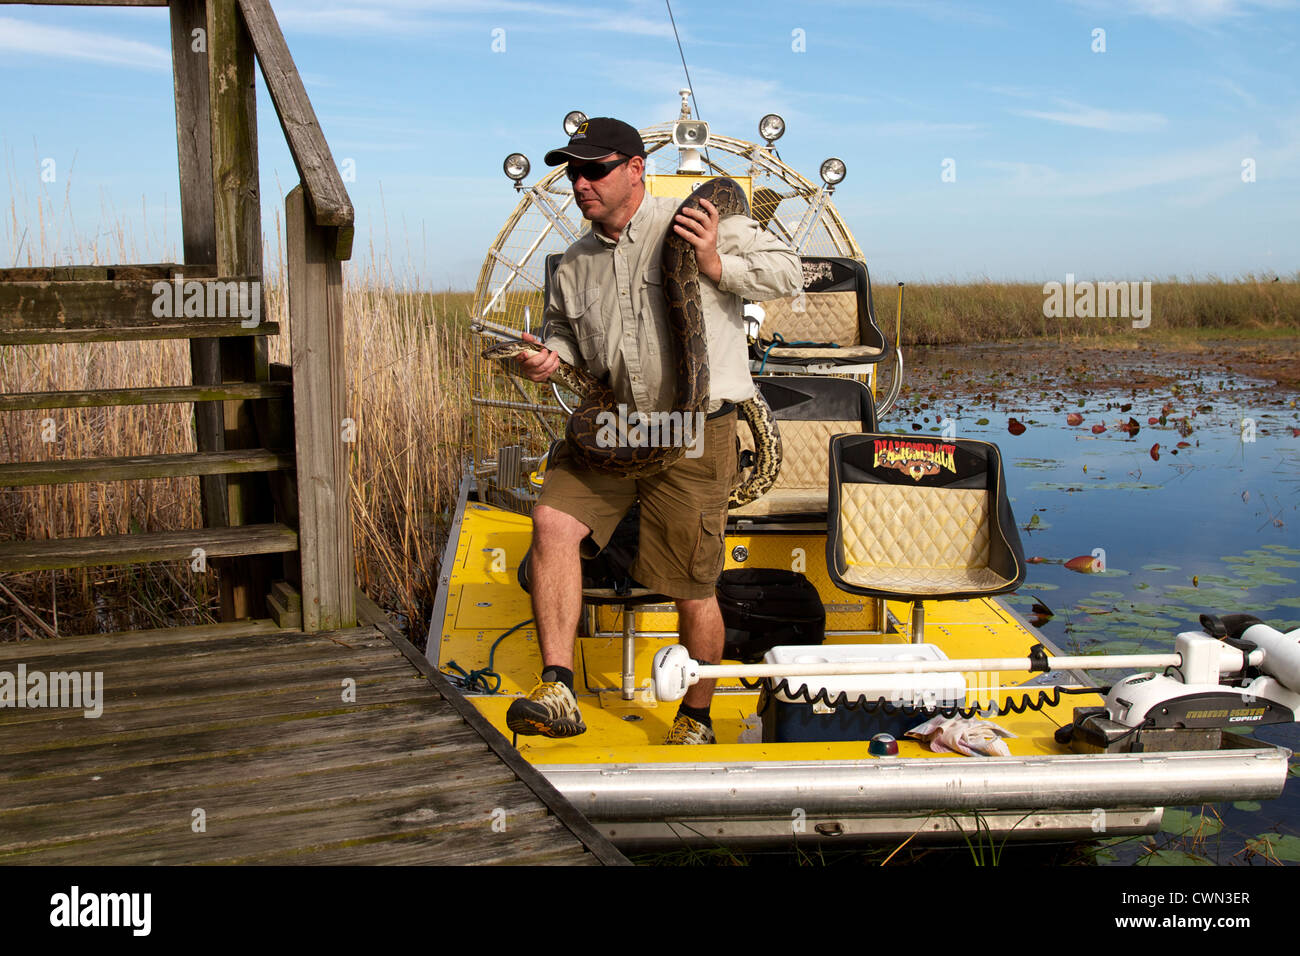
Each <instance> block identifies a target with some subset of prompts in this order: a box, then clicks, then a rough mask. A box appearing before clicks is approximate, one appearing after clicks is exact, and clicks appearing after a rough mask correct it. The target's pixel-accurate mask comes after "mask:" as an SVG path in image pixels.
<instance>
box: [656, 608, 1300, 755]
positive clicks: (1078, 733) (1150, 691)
mask: <svg viewBox="0 0 1300 956" xmlns="http://www.w3.org/2000/svg"><path fill="white" fill-rule="evenodd" d="M1201 623H1202V626H1203V627H1204V628H1205V630H1206V633H1202V632H1196V631H1184V632H1183V633H1181V634H1179V635H1178V637H1177V639H1176V642H1175V652H1174V653H1172V654H1111V655H1096V656H1086V657H1065V656H1058V657H1048V656H1047V653H1046V650H1045V649H1044V648H1043V647H1042V646H1041V645H1039V646H1037V647H1035V648H1034V650H1033V651H1032V652H1031V653H1030V656H1029V657H1010V658H974V659H966V660H948V659H943V660H911V661H908V662H906V663H904V662H901V661H889V660H869V661H861V662H839V663H832V662H828V661H823V662H819V663H804V664H789V663H787V664H773V663H765V664H750V665H746V664H735V665H732V664H725V665H723V664H701V663H699V662H698V661H695V660H692V659H691V656H690V653H689V652H688V651H687V650H686V648H685V647H683V646H681V645H680V644H676V645H673V646H671V647H665V648H662V649H660V650H659V651H658V652H657V653H656V654H655V657H654V666H653V678H654V690H655V695H656V696H657V697H658V698H659V699H660V700H662V701H672V700H679V699H680V698H682V697H683V696H685V694H686V691H687V690H688V689H689V688H690V687H691V686H692V685H694V684H695V683H697V682H698V681H699V680H701V679H709V678H714V679H717V678H724V677H741V678H748V679H754V678H781V677H813V676H817V677H832V676H847V675H864V674H923V673H935V672H953V671H956V672H965V673H970V672H980V671H986V672H987V671H1016V670H1020V671H1024V670H1030V671H1069V670H1097V669H1107V670H1109V669H1114V668H1129V667H1159V668H1163V671H1162V672H1161V673H1156V672H1146V673H1139V674H1134V675H1132V676H1130V677H1126V678H1124V679H1123V680H1121V681H1119V682H1118V683H1116V684H1115V685H1113V686H1112V687H1111V688H1110V689H1109V690H1104V689H1098V691H1097V692H1098V693H1104V694H1105V699H1106V703H1105V705H1104V706H1102V707H1078V708H1075V712H1074V722H1073V723H1072V724H1070V725H1069V726H1067V727H1063V728H1061V730H1059V731H1057V735H1056V738H1057V740H1058V742H1060V743H1062V744H1067V743H1068V744H1070V745H1071V746H1073V747H1075V749H1079V750H1094V751H1095V750H1104V751H1110V752H1119V751H1132V750H1138V751H1149V750H1201V749H1215V748H1217V747H1218V746H1219V744H1220V743H1221V735H1222V732H1223V731H1224V730H1232V729H1234V728H1240V727H1254V726H1258V725H1262V724H1273V723H1287V722H1294V721H1297V720H1300V630H1295V631H1292V632H1290V633H1288V634H1283V633H1282V632H1281V631H1279V630H1277V629H1276V628H1273V627H1270V626H1269V625H1267V624H1265V623H1263V622H1262V621H1260V620H1258V619H1257V618H1254V617H1250V616H1248V615H1244V614H1238V615H1226V616H1224V617H1223V618H1222V619H1220V618H1216V617H1212V616H1210V615H1202V617H1201ZM1211 635H1214V636H1211ZM1220 638H1221V639H1220ZM864 650H869V648H867V647H866V646H864Z"/></svg>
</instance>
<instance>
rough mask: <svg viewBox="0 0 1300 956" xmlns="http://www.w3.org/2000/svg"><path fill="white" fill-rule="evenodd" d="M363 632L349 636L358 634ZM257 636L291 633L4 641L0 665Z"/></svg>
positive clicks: (262, 630)
mask: <svg viewBox="0 0 1300 956" xmlns="http://www.w3.org/2000/svg"><path fill="white" fill-rule="evenodd" d="M362 630H364V629H360V628H358V629H357V631H352V632H349V633H353V634H356V633H360V632H361V631H362ZM257 635H273V636H274V637H276V638H279V637H281V636H283V637H285V638H286V639H288V638H290V637H291V635H292V632H289V631H284V630H281V629H280V628H279V627H277V626H276V625H275V622H274V621H268V620H261V621H257V620H245V621H234V622H231V623H229V624H194V625H190V626H189V627H169V628H165V629H158V628H151V629H149V630H143V631H113V632H110V633H107V634H92V635H85V636H78V635H67V636H64V637H60V638H59V639H58V640H52V641H6V642H4V643H0V664H4V663H5V662H7V661H19V660H31V659H33V658H41V659H45V658H47V657H48V659H50V660H52V661H55V662H57V661H58V660H59V659H60V657H62V656H63V655H67V659H74V658H75V657H76V656H77V655H92V656H93V655H96V654H101V653H103V652H104V651H107V650H122V649H125V648H156V649H157V650H156V654H157V655H158V656H160V657H161V656H164V655H167V656H171V655H173V654H175V653H177V652H179V651H180V650H181V649H182V648H184V647H185V646H188V645H195V644H205V643H210V642H211V643H215V642H218V641H223V640H224V641H232V640H237V639H239V638H245V637H256V636H257Z"/></svg>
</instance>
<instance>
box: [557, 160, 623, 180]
mask: <svg viewBox="0 0 1300 956" xmlns="http://www.w3.org/2000/svg"><path fill="white" fill-rule="evenodd" d="M631 158H632V157H631V156H624V157H623V158H622V159H611V160H609V162H605V163H600V162H594V161H593V162H590V163H583V164H582V165H581V166H574V165H573V163H569V168H568V169H566V170H565V175H567V176H568V177H569V182H571V183H576V182H577V181H578V177H579V176H581V177H583V178H584V179H586V180H587V182H589V183H594V182H595V181H596V180H598V179H604V178H605V177H606V176H608V175H609V174H610V173H611V172H613V171H614V170H615V169H616V168H617V167H619V166H622V165H623V164H624V163H626V162H627V161H628V160H629V159H631Z"/></svg>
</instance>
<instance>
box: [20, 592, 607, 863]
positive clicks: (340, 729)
mask: <svg viewBox="0 0 1300 956" xmlns="http://www.w3.org/2000/svg"><path fill="white" fill-rule="evenodd" d="M361 605H362V608H363V610H366V611H368V612H369V613H365V614H364V615H363V616H364V617H365V618H366V619H367V620H368V623H367V625H366V626H362V627H358V628H352V629H348V630H343V631H335V632H324V633H318V634H304V633H302V632H301V631H293V630H284V629H281V628H278V627H276V626H275V625H274V624H273V623H271V622H270V621H245V622H238V623H232V624H220V625H212V626H207V627H193V628H186V629H179V630H167V631H154V632H134V633H129V634H118V635H101V636H94V637H77V638H66V639H59V640H52V641H47V642H39V643H34V642H24V643H21V644H0V681H3V680H4V674H5V673H6V672H7V673H8V674H10V675H14V677H15V678H16V675H17V672H18V667H19V665H20V664H23V665H25V672H26V674H27V675H32V674H35V673H37V672H40V673H41V674H43V675H47V676H48V675H50V674H52V673H53V672H64V673H67V672H71V671H79V672H82V673H83V674H86V673H89V674H92V675H93V674H95V673H99V674H102V681H103V684H102V688H103V689H102V699H101V700H100V705H101V706H102V714H101V715H100V716H98V717H88V716H85V715H84V714H83V710H84V708H83V707H48V706H47V707H41V708H15V707H13V706H12V705H11V704H6V705H5V706H4V707H3V708H0V864H4V865H14V864H77V865H87V864H90V865H99V864H121V865H128V864H181V863H225V864H367V863H390V864H392V863H396V864H416V863H425V864H482V863H525V864H596V863H605V864H616V865H617V864H626V863H627V860H626V859H625V858H624V857H623V856H622V855H621V854H620V853H619V852H618V850H616V849H615V848H614V847H613V846H612V845H611V844H609V843H608V842H607V841H606V840H605V839H604V837H602V836H601V835H600V834H599V833H597V832H596V830H595V829H594V828H592V827H591V825H590V824H588V823H587V821H586V820H585V818H583V817H582V816H581V815H580V814H579V813H578V812H577V811H576V810H574V809H573V808H572V807H571V806H569V804H567V803H566V802H565V801H564V800H563V798H561V797H560V796H559V794H558V793H557V792H556V791H555V790H554V788H552V787H551V786H550V784H548V783H547V782H546V780H545V778H543V777H542V776H541V775H540V774H539V773H537V771H535V770H534V769H533V768H532V767H531V766H530V765H528V764H527V763H525V762H524V761H523V760H522V759H521V758H519V756H518V754H516V753H515V752H514V750H513V749H512V748H510V747H509V745H508V743H507V742H506V740H505V738H504V737H502V736H501V735H500V734H499V733H497V731H496V730H494V729H493V728H492V727H491V726H490V725H488V724H487V722H486V721H484V720H483V719H482V718H481V717H480V716H479V715H478V714H477V713H476V712H475V711H474V710H473V708H472V707H470V706H469V705H468V704H466V703H465V702H464V701H463V700H462V699H461V698H460V697H459V695H458V694H457V693H456V691H455V690H454V689H452V688H450V687H449V685H447V684H446V682H445V680H444V679H443V678H442V677H441V675H439V674H437V673H436V671H433V670H432V669H431V668H429V667H428V665H427V664H426V663H425V662H424V660H423V657H422V656H421V655H420V654H419V653H418V652H417V651H416V650H415V649H414V648H413V647H411V645H409V644H408V643H406V641H405V640H404V639H402V638H401V636H400V635H399V634H397V633H396V632H395V631H393V629H392V628H391V627H390V626H389V625H388V624H387V622H386V621H384V620H382V615H379V616H378V617H376V615H375V609H374V608H373V605H369V604H368V602H366V601H365V600H364V598H362V599H361ZM403 645H404V646H403ZM419 665H423V666H419ZM11 679H13V678H11ZM92 679H93V678H92ZM29 680H30V677H29ZM29 686H31V685H30V683H29ZM0 699H3V698H0ZM51 702H52V701H51ZM83 703H84V701H83Z"/></svg>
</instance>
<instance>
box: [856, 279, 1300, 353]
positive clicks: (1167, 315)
mask: <svg viewBox="0 0 1300 956" xmlns="http://www.w3.org/2000/svg"><path fill="white" fill-rule="evenodd" d="M874 291H875V295H874V299H875V305H876V317H877V321H878V322H879V323H880V324H881V326H882V328H883V329H884V332H885V334H886V335H887V336H888V337H889V338H890V339H891V340H892V339H893V337H894V328H895V321H896V316H897V311H898V310H897V298H896V293H895V291H894V289H892V288H891V287H889V286H879V285H878V286H877V287H876V289H875V290H874ZM905 293H906V294H905V298H904V303H903V335H902V339H903V345H904V346H908V345H946V344H957V343H966V342H996V341H1005V340H1008V339H1056V340H1071V339H1074V338H1109V337H1112V336H1116V335H1119V336H1132V337H1139V336H1140V337H1141V338H1143V339H1145V340H1146V341H1152V340H1156V339H1160V338H1164V337H1171V336H1172V337H1173V338H1175V339H1181V338H1184V337H1196V336H1198V335H1203V334H1210V335H1222V336H1223V337H1235V336H1240V335H1245V336H1251V337H1254V336H1259V337H1268V336H1269V335H1271V334H1272V335H1285V334H1295V332H1296V331H1300V273H1296V274H1294V275H1292V276H1290V277H1277V276H1274V275H1272V274H1268V275H1263V276H1254V275H1248V276H1245V277H1244V278H1241V279H1232V280H1225V279H1219V278H1217V277H1214V276H1211V277H1209V278H1208V279H1205V280H1201V281H1187V282H1179V281H1176V280H1169V281H1166V282H1153V283H1152V285H1151V298H1150V302H1151V315H1150V320H1151V324H1150V326H1149V327H1147V328H1144V329H1135V328H1133V325H1132V321H1131V320H1130V319H1126V318H1097V317H1091V318H1049V317H1047V316H1045V315H1044V314H1043V303H1044V299H1045V295H1044V293H1043V286H1042V285H1041V284H1038V285H1034V284H1028V283H1004V282H990V281H985V282H976V283H942V284H934V285H915V286H913V285H908V286H906V289H905Z"/></svg>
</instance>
